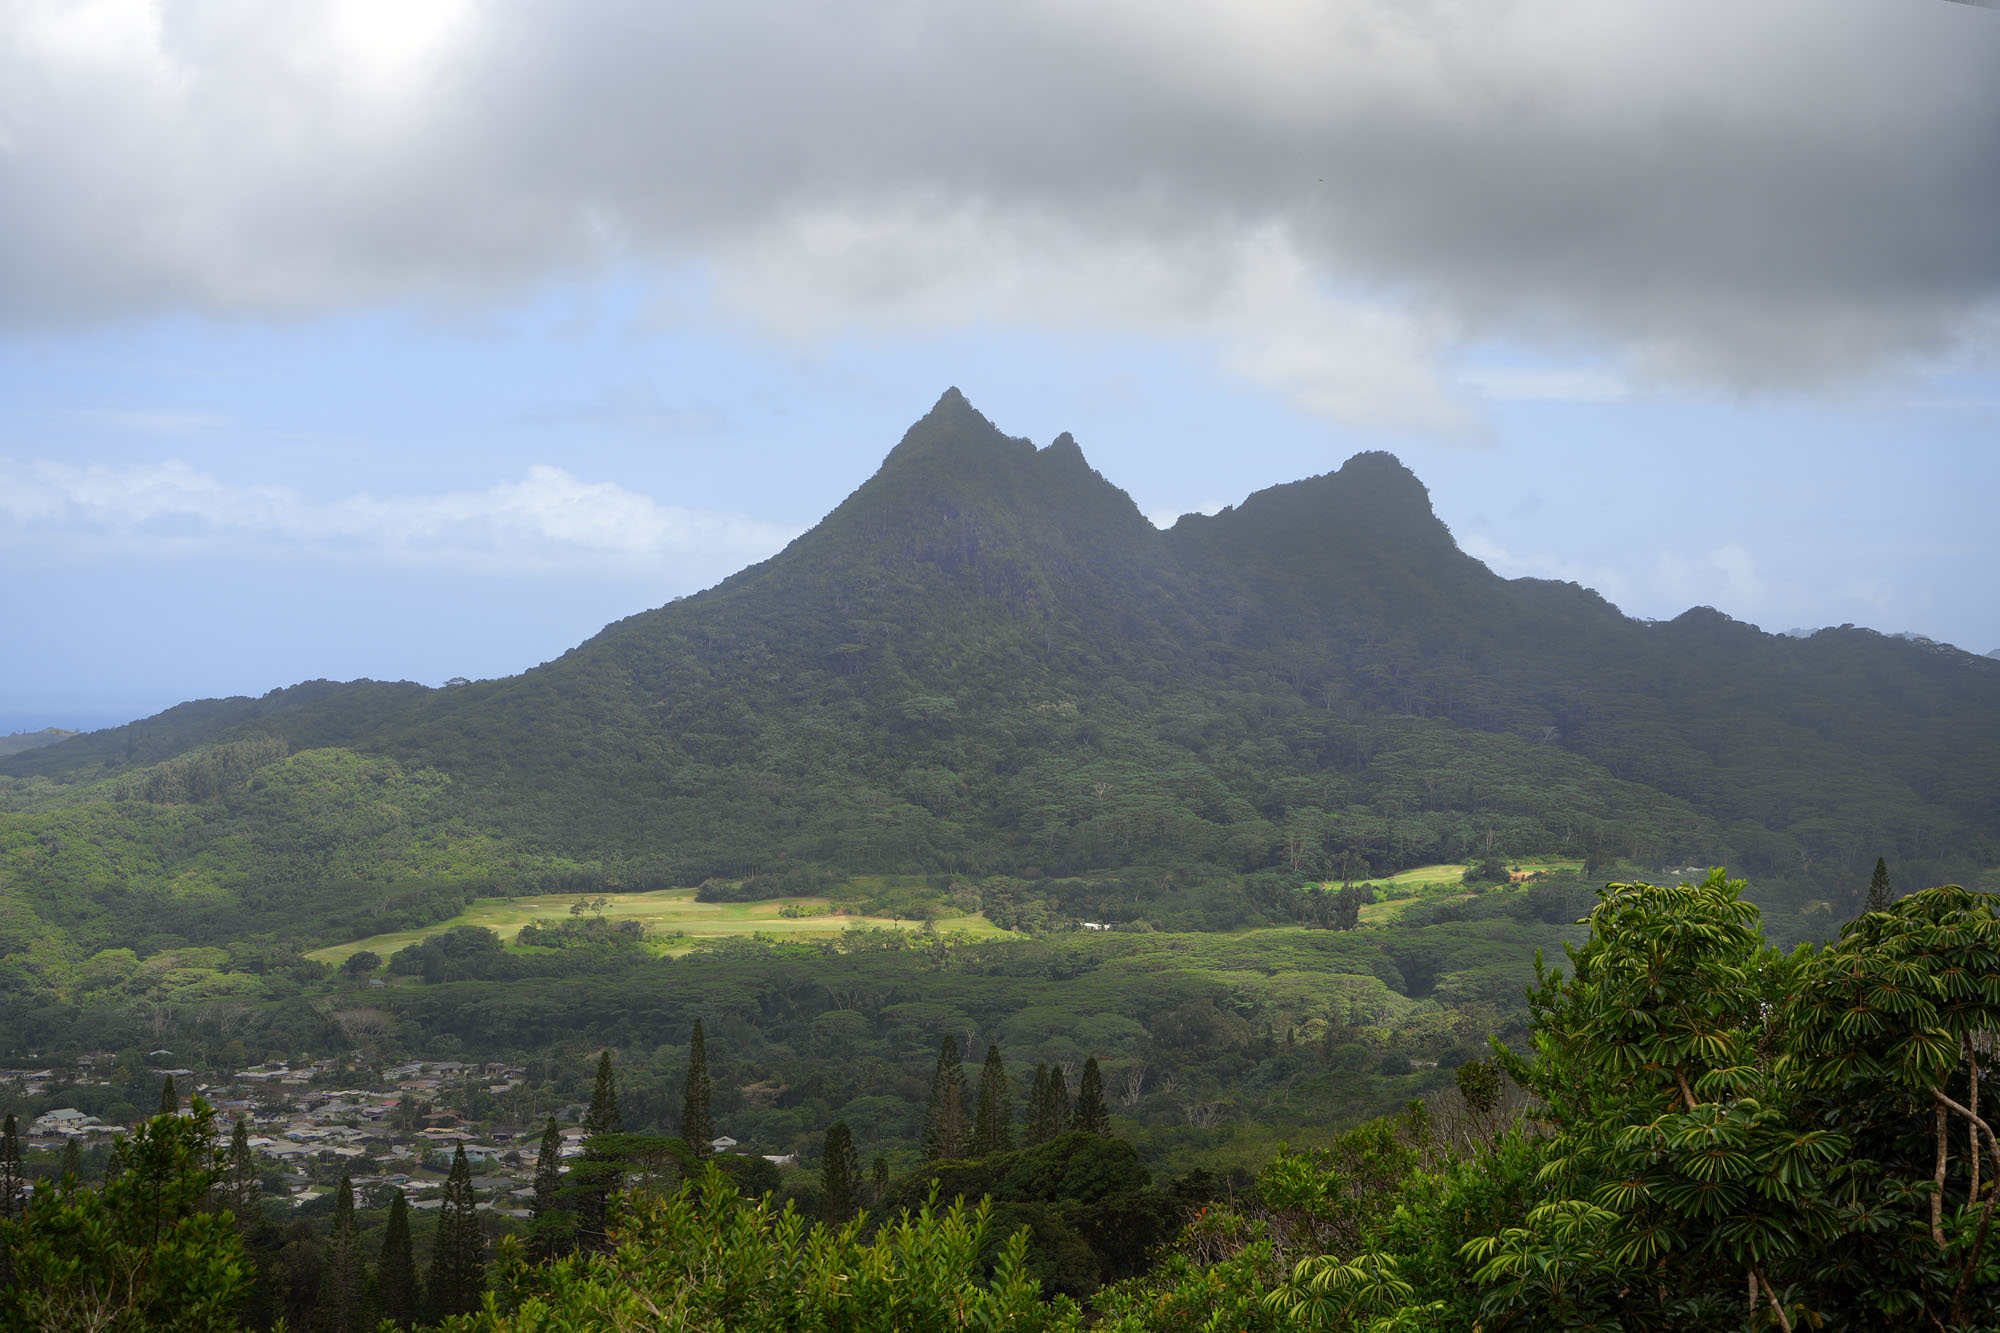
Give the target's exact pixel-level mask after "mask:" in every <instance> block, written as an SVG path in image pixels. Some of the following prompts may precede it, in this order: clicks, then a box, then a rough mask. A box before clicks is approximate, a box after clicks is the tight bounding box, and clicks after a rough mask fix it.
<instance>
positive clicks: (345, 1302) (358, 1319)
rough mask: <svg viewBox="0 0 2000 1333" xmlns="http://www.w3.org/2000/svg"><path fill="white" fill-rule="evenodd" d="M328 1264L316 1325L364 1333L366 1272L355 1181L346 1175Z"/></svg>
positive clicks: (330, 1331)
mask: <svg viewBox="0 0 2000 1333" xmlns="http://www.w3.org/2000/svg"><path fill="white" fill-rule="evenodd" d="M325 1264H326V1266H325V1269H324V1270H323V1274H322V1276H321V1278H320V1285H319V1307H318V1309H317V1311H316V1312H315V1313H316V1314H317V1316H318V1317H317V1319H316V1321H315V1322H316V1326H317V1327H318V1328H320V1329H322V1330H324V1331H325V1333H362V1330H364V1329H366V1328H367V1327H368V1320H367V1317H366V1312H365V1311H364V1310H363V1308H362V1296H363V1293H364V1290H365V1283H366V1279H367V1269H366V1267H365V1266H364V1265H363V1263H362V1260H361V1240H360V1237H359V1235H358V1234H357V1228H356V1226H355V1222H354V1182H353V1181H352V1180H350V1179H349V1178H348V1177H346V1176H344V1175H343V1176H342V1177H341V1178H340V1187H339V1189H338V1191H337V1192H336V1193H335V1195H334V1204H333V1230H332V1231H330V1232H329V1233H328V1234H327V1238H326V1260H325Z"/></svg>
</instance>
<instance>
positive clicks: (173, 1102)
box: [160, 1074, 181, 1115]
mask: <svg viewBox="0 0 2000 1333" xmlns="http://www.w3.org/2000/svg"><path fill="white" fill-rule="evenodd" d="M180 1109H181V1094H180V1092H179V1090H178V1089H176V1088H175V1087H174V1076H173V1075H172V1074H169V1075H167V1081H166V1082H165V1083H162V1084H161V1085H160V1114H161V1115H178V1114H179V1113H180Z"/></svg>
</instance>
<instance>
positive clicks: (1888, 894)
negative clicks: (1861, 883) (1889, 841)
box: [1861, 856, 1896, 912]
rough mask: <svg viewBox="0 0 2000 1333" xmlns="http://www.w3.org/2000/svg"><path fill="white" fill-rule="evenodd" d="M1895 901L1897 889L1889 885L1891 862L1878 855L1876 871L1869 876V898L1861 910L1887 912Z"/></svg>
mask: <svg viewBox="0 0 2000 1333" xmlns="http://www.w3.org/2000/svg"><path fill="white" fill-rule="evenodd" d="M1895 901H1896V891H1895V890H1894V889H1892V888H1890V887H1889V863H1888V862H1887V861H1885V860H1883V859H1882V858H1881V857H1879V856H1878V857H1876V858H1875V873H1874V874H1873V875H1871V876H1869V877H1868V898H1867V900H1866V901H1865V902H1864V903H1863V904H1862V907H1861V910H1862V911H1864V912H1886V911H1888V910H1889V907H1890V905H1891V904H1892V903H1894V902H1895Z"/></svg>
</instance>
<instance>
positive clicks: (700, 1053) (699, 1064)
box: [681, 1018, 715, 1158]
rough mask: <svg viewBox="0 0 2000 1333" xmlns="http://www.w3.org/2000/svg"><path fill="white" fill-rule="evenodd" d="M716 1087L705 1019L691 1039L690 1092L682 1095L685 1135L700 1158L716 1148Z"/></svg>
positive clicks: (691, 1149) (688, 1090) (688, 1078)
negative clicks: (712, 1109) (712, 1097)
mask: <svg viewBox="0 0 2000 1333" xmlns="http://www.w3.org/2000/svg"><path fill="white" fill-rule="evenodd" d="M712 1091H713V1089H712V1088H711V1087H710V1085H709V1080H708V1043H707V1041H706V1040H705V1039H704V1038H703V1036H702V1031H701V1020H700V1019H698V1018H697V1019H696V1020H695V1023H694V1033H693V1035H691V1036H690V1037H689V1038H688V1062H687V1091H686V1092H685V1093H683V1094H682V1096H681V1137H682V1138H683V1139H686V1140H687V1146H688V1149H689V1151H691V1152H692V1153H694V1155H695V1156H696V1157H697V1158H702V1157H707V1156H709V1155H710V1154H711V1153H713V1152H714V1151H715V1146H714V1143H713V1142H712V1141H713V1140H714V1138H715V1122H714V1121H713V1120H711V1119H710V1118H709V1114H708V1098H709V1094H710V1092H712Z"/></svg>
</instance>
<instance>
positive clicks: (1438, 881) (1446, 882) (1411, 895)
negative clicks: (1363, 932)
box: [1325, 856, 1583, 925]
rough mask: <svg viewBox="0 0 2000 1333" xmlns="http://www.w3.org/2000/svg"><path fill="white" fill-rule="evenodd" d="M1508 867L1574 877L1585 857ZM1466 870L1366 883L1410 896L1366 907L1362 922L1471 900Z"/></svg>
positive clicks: (1537, 859)
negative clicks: (1421, 905)
mask: <svg viewBox="0 0 2000 1333" xmlns="http://www.w3.org/2000/svg"><path fill="white" fill-rule="evenodd" d="M1507 864H1508V865H1510V866H1512V867H1514V868H1515V869H1517V870H1520V871H1523V872H1533V871H1538V870H1539V871H1542V872H1545V873H1547V874H1568V875H1574V874H1576V873H1578V872H1580V871H1581V870H1582V869H1583V860H1582V858H1581V857H1574V856H1521V857H1511V858H1509V859H1508V861H1507ZM1466 869H1467V863H1466V862H1464V861H1459V862H1456V863H1446V864H1442V865H1433V866H1417V867H1416V868H1415V869H1412V870H1403V871H1398V872H1397V873H1396V874H1394V875H1390V876H1388V877H1387V878H1386V879H1375V880H1368V881H1366V882H1367V883H1370V884H1373V885H1374V886H1375V891H1376V893H1377V894H1380V893H1381V892H1382V891H1383V890H1385V889H1394V890H1399V891H1401V892H1403V893H1406V894H1408V896H1407V897H1398V898H1393V899H1388V900H1384V899H1382V898H1380V897H1378V898H1377V899H1376V900H1375V901H1374V902H1372V903H1367V904H1364V905H1363V906H1362V908H1361V920H1362V922H1363V923H1364V924H1373V925H1380V924H1381V923H1383V922H1385V921H1391V920H1394V919H1395V918H1396V917H1398V916H1400V915H1402V914H1403V912H1404V911H1405V910H1406V909H1408V908H1409V907H1410V905H1411V904H1413V903H1434V902H1448V901H1450V900H1452V899H1455V898H1470V897H1472V896H1473V895H1472V894H1470V893H1468V892H1466V889H1465V872H1466ZM1325 887H1326V889H1327V891H1328V892H1332V891H1333V890H1335V889H1338V888H1339V887H1340V885H1339V884H1335V883H1329V884H1327V885H1326V886H1325ZM1496 887H1497V886H1496ZM1491 891H1492V890H1488V892H1491Z"/></svg>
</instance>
